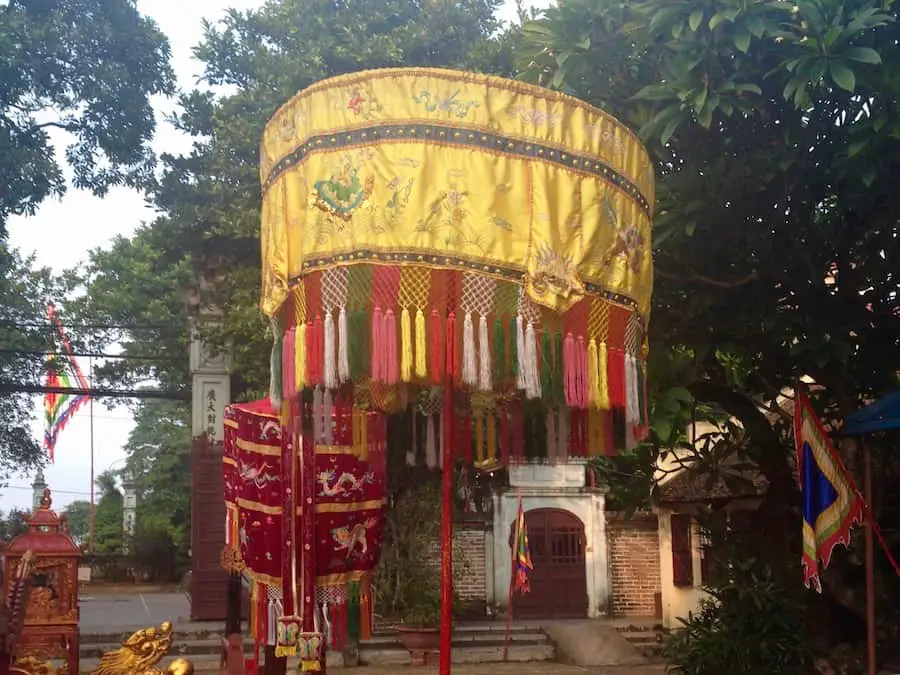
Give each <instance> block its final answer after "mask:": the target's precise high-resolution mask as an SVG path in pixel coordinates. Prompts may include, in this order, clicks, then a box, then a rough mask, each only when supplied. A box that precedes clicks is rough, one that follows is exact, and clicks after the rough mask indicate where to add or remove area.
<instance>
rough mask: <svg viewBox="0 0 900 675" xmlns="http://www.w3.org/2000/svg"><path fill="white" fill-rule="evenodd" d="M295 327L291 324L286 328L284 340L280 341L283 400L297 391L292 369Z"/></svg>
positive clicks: (286, 399)
mask: <svg viewBox="0 0 900 675" xmlns="http://www.w3.org/2000/svg"><path fill="white" fill-rule="evenodd" d="M296 332H297V329H296V328H294V327H293V326H291V327H290V328H288V330H287V332H286V333H285V334H284V342H283V343H282V350H281V386H282V394H281V395H282V396H283V397H284V400H285V401H289V400H290V399H291V398H293V396H294V394H295V393H296V392H297V382H296V377H295V372H296V371H295V369H294V357H295V354H294V349H295V345H294V340H295V339H296V338H295V337H294V336H295V335H296Z"/></svg>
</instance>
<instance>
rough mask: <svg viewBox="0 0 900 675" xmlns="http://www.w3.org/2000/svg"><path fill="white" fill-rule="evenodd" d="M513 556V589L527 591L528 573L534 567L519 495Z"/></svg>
mask: <svg viewBox="0 0 900 675" xmlns="http://www.w3.org/2000/svg"><path fill="white" fill-rule="evenodd" d="M514 555H515V558H514V559H513V580H512V583H513V591H517V592H519V593H528V592H529V591H530V590H531V583H530V580H529V578H528V575H529V574H530V573H531V571H532V570H533V569H534V565H533V564H532V562H531V551H529V550H528V529H527V528H526V527H525V511H524V510H523V509H522V498H521V497H519V515H518V516H517V517H516V536H515V551H514Z"/></svg>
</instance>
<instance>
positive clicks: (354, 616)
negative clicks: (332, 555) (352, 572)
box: [347, 581, 361, 642]
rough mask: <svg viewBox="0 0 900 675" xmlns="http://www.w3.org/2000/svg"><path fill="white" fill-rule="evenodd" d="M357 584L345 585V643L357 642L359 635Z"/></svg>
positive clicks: (359, 618) (352, 582)
mask: <svg viewBox="0 0 900 675" xmlns="http://www.w3.org/2000/svg"><path fill="white" fill-rule="evenodd" d="M359 596H360V593H359V582H358V581H351V582H350V583H349V584H347V641H348V642H359V633H360V621H361V617H360V609H361V608H360V599H359Z"/></svg>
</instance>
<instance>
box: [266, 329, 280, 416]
mask: <svg viewBox="0 0 900 675" xmlns="http://www.w3.org/2000/svg"><path fill="white" fill-rule="evenodd" d="M272 335H273V340H272V354H271V357H270V359H269V399H270V400H271V401H272V404H273V405H274V406H275V407H276V408H280V407H281V398H282V392H283V391H284V383H283V382H282V370H281V369H282V365H281V362H282V359H283V353H282V352H283V350H284V334H283V333H282V332H281V326H279V325H278V322H277V321H272Z"/></svg>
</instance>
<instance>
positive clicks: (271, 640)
mask: <svg viewBox="0 0 900 675" xmlns="http://www.w3.org/2000/svg"><path fill="white" fill-rule="evenodd" d="M280 605H281V603H280V602H279V601H278V600H272V599H271V598H270V599H269V613H268V616H267V617H266V644H267V645H268V646H270V647H274V646H275V643H276V642H277V641H278V617H279V616H281V614H282V612H281V609H280Z"/></svg>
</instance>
